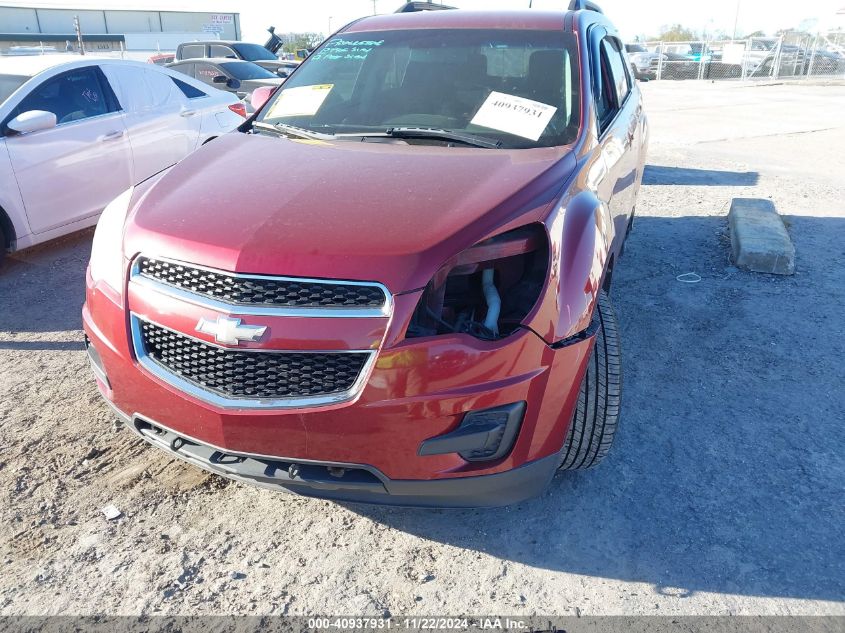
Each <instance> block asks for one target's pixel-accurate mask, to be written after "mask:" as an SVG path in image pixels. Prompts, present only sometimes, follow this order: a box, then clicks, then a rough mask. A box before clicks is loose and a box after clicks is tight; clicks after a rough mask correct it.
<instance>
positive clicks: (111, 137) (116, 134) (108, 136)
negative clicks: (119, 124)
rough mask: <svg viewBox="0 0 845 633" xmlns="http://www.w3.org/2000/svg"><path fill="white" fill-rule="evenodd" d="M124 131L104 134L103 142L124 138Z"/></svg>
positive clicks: (101, 138)
mask: <svg viewBox="0 0 845 633" xmlns="http://www.w3.org/2000/svg"><path fill="white" fill-rule="evenodd" d="M123 134H124V131H123V130H115V131H114V132H108V133H106V134H103V135H102V136H101V137H100V140H101V141H114V140H115V139H119V138H123Z"/></svg>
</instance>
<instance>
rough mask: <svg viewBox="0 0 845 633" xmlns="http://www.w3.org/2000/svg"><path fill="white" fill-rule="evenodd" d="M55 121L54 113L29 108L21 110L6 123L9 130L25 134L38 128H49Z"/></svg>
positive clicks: (54, 124)
mask: <svg viewBox="0 0 845 633" xmlns="http://www.w3.org/2000/svg"><path fill="white" fill-rule="evenodd" d="M56 123H57V121H56V115H55V114H53V113H52V112H46V111H44V110H29V111H28V112H21V113H20V114H19V115H18V116H16V117H15V118H14V119H12V120H11V121H9V122H8V123H7V124H6V125H7V126H8V128H9V129H10V130H14V131H15V132H20V133H21V134H27V133H29V132H37V131H38V130H49V129H50V128H51V127H56Z"/></svg>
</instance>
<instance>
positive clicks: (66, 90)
mask: <svg viewBox="0 0 845 633" xmlns="http://www.w3.org/2000/svg"><path fill="white" fill-rule="evenodd" d="M119 109H120V105H119V104H118V102H117V98H116V97H115V96H114V93H113V92H112V89H111V86H109V84H108V82H107V81H106V78H105V77H104V76H103V75H102V73H101V72H100V70H99V69H98V68H96V67H93V66H89V67H87V68H79V69H77V70H71V71H69V72H66V73H63V74H61V75H58V76H57V77H53V78H52V79H48V80H47V81H45V82H44V83H43V84H41V85H40V86H38V87H37V88H35V89H34V90H33V91H32V92H31V93H29V94H28V95H27V96H26V98H24V100H23V101H21V103H20V104H19V105H18V107H17V108H15V113H14V115H13V116H17V115H18V114H20V113H21V112H27V111H28V110H46V111H47V112H52V113H53V114H55V115H56V121H57V122H58V123H59V124H62V123H71V122H73V121H81V120H82V119H89V118H91V117H95V116H100V115H103V114H108V113H109V112H117V111H118V110H119Z"/></svg>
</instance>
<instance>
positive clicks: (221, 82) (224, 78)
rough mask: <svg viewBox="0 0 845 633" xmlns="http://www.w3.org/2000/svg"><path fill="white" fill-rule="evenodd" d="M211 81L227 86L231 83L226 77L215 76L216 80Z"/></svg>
mask: <svg viewBox="0 0 845 633" xmlns="http://www.w3.org/2000/svg"><path fill="white" fill-rule="evenodd" d="M211 81H212V83H216V84H225V83H227V82H228V81H229V78H228V77H227V76H226V75H214V79H212V80H211Z"/></svg>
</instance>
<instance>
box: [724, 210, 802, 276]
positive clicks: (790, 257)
mask: <svg viewBox="0 0 845 633" xmlns="http://www.w3.org/2000/svg"><path fill="white" fill-rule="evenodd" d="M728 224H729V225H730V229H731V250H732V251H733V262H734V264H736V265H737V266H739V267H740V268H744V269H746V270H750V271H753V272H756V273H771V274H774V275H791V274H793V273H794V272H795V247H794V246H793V245H792V240H791V239H789V233H787V232H786V227H785V226H784V225H783V220H781V217H780V215H778V212H777V210H776V209H775V205H774V204H772V201H771V200H765V199H762V198H734V199H733V201H732V202H731V210H730V212H729V213H728Z"/></svg>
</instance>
